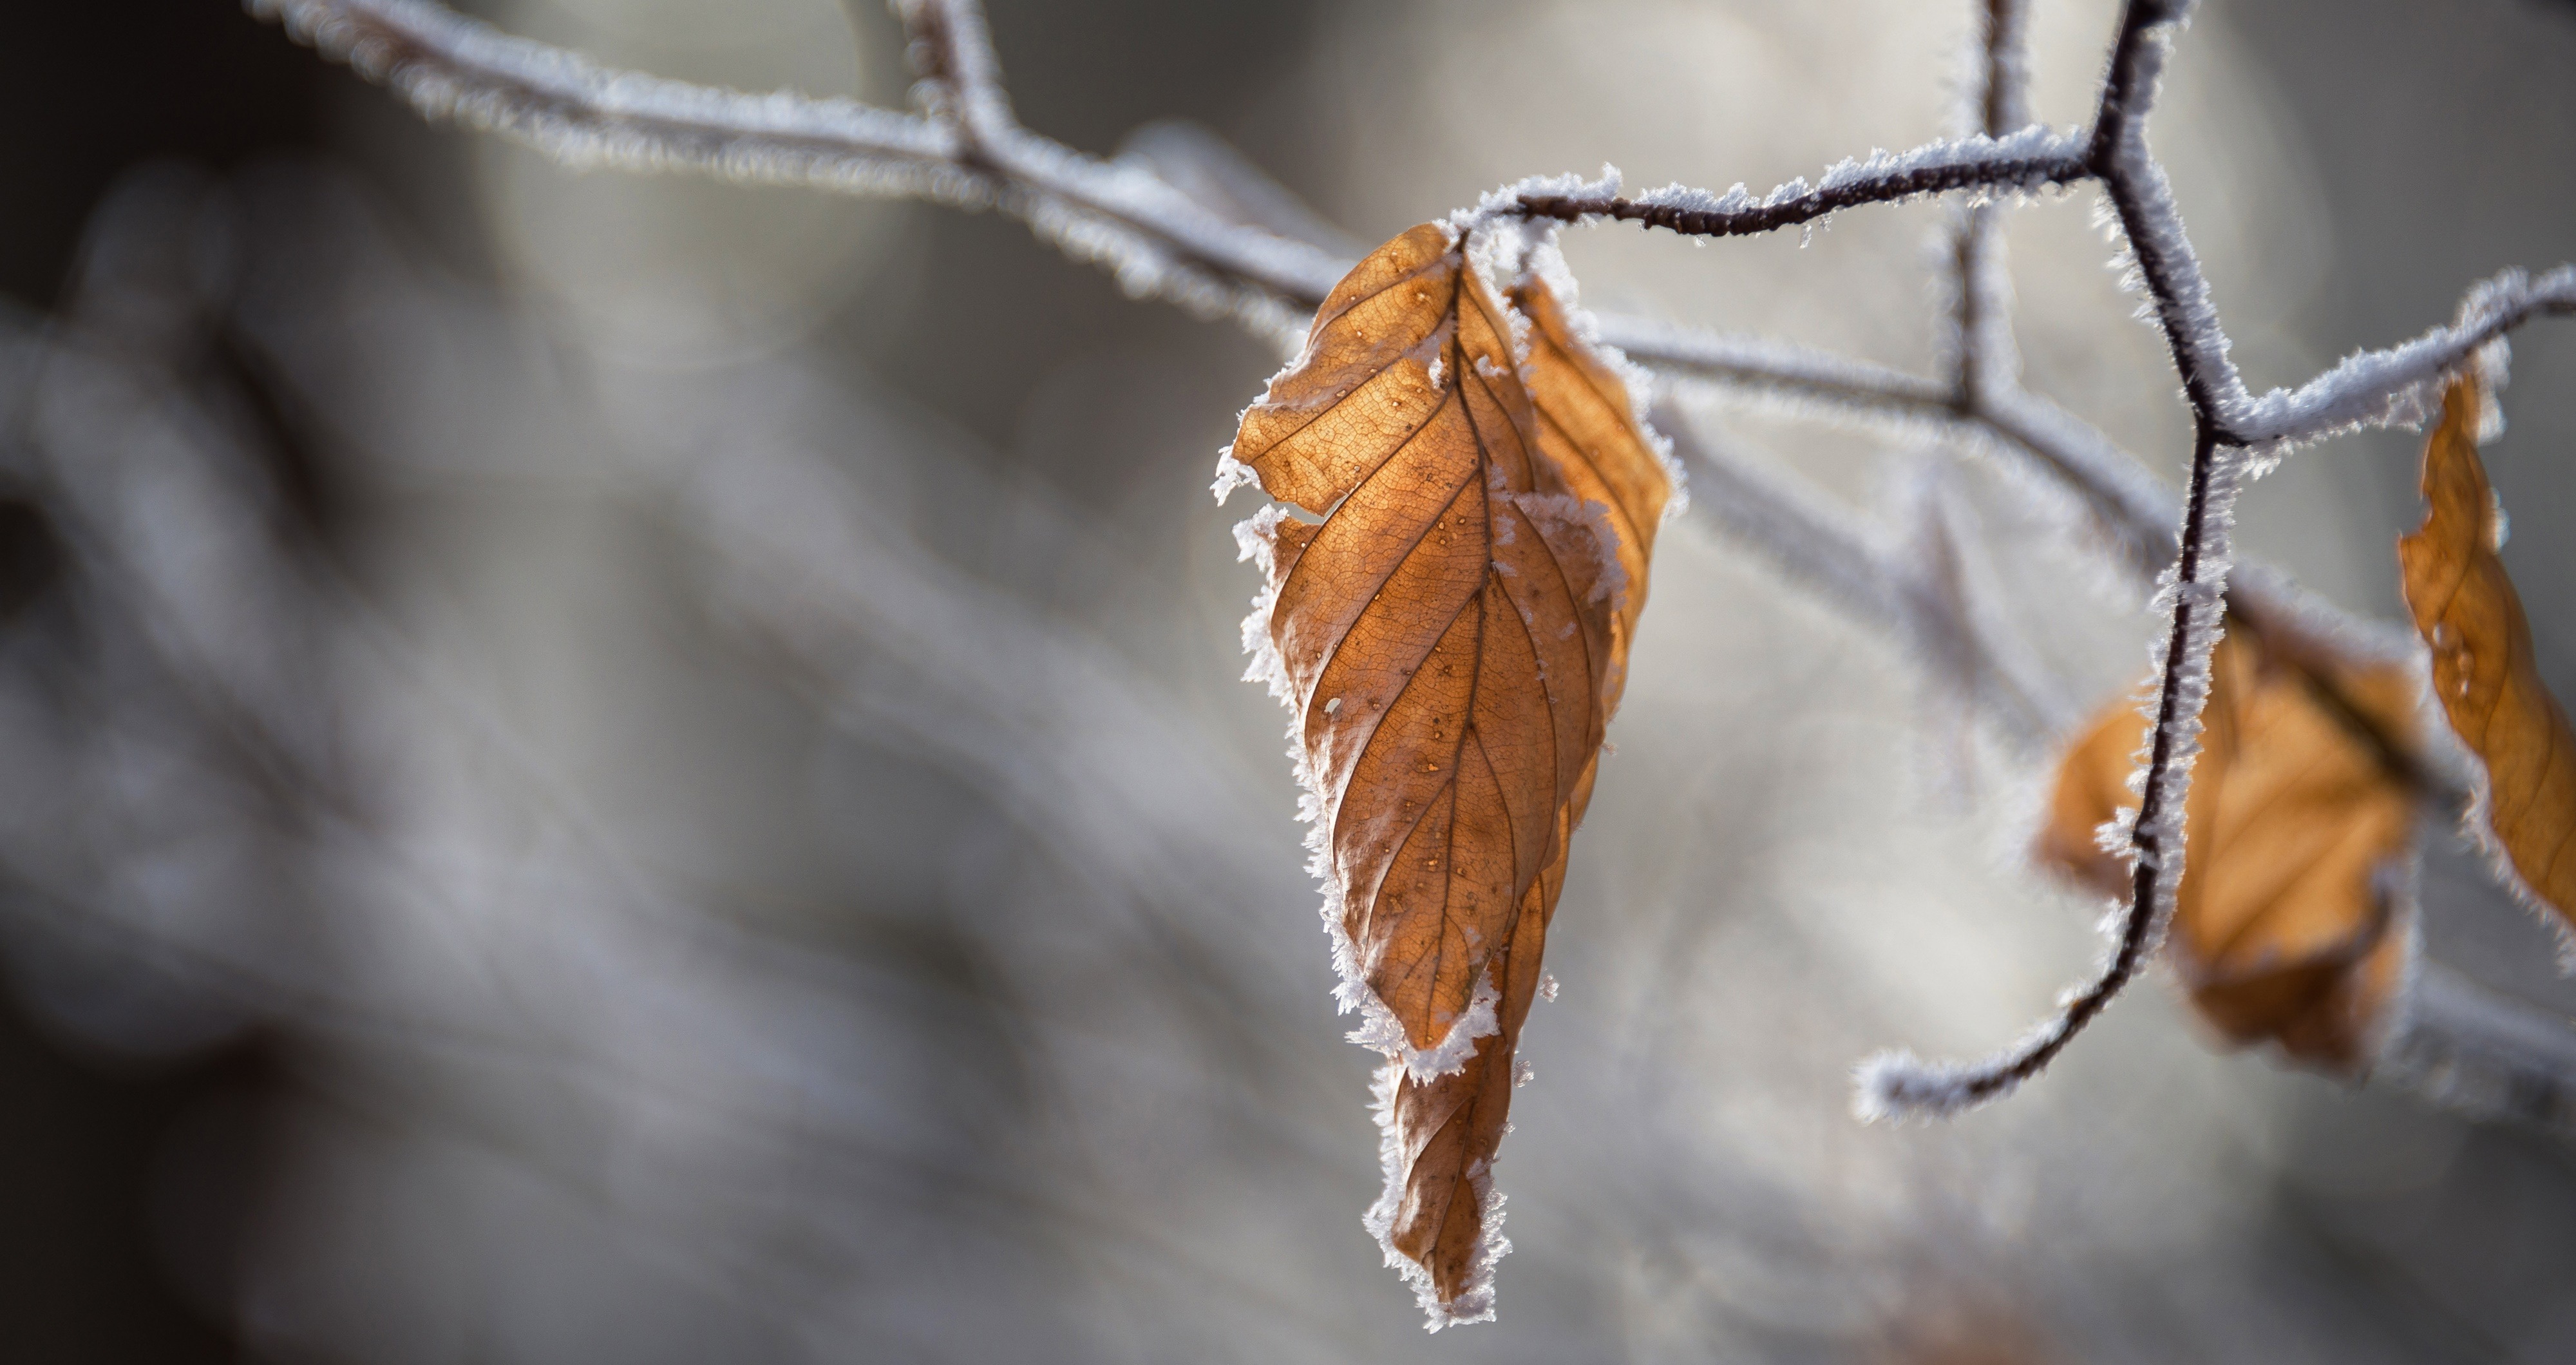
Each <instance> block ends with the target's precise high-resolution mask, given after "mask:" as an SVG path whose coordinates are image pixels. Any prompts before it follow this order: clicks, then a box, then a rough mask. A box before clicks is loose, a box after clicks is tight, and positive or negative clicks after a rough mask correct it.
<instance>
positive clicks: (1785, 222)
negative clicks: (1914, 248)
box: [1517, 125, 2093, 237]
mask: <svg viewBox="0 0 2576 1365" xmlns="http://www.w3.org/2000/svg"><path fill="white" fill-rule="evenodd" d="M2084 146H2085V141H2084V138H2083V137H2082V136H2081V135H2078V134H2073V133H2065V132H2059V131H2056V130H2053V129H2049V128H2044V127H2040V126H2037V125H2033V126H2032V127H2029V128H2025V129H2023V130H2021V131H2020V132H2017V133H2013V134H2011V135H2009V136H2005V137H1988V136H1986V135H1984V134H1978V135H1976V136H1973V137H1964V138H1957V139H1950V140H1944V141H1940V142H1933V143H1927V144H1925V145H1924V146H1921V147H1917V148H1915V149H1914V150H1912V151H1910V152H1904V153H1900V154H1895V155H1891V154H1889V153H1886V152H1875V153H1872V154H1871V155H1870V157H1869V158H1868V159H1867V160H1847V161H1844V162H1842V163H1841V164H1839V165H1837V166H1835V167H1833V168H1832V169H1831V170H1828V171H1826V172H1825V175H1824V179H1823V180H1821V181H1819V182H1818V183H1817V184H1815V185H1814V186H1813V187H1810V186H1809V185H1808V184H1807V182H1806V181H1805V180H1804V179H1798V180H1792V181H1790V182H1789V183H1787V184H1785V185H1782V186H1779V187H1778V188H1776V189H1774V190H1772V191H1771V192H1770V193H1769V194H1767V195H1764V196H1762V197H1761V198H1759V199H1757V198H1755V197H1754V196H1753V194H1752V193H1751V192H1750V191H1748V190H1746V189H1745V188H1744V186H1742V185H1737V186H1735V187H1734V188H1732V189H1730V190H1728V191H1727V192H1726V193H1724V194H1710V193H1709V192H1708V191H1706V190H1700V189H1693V188H1691V187H1690V186H1687V185H1667V186H1665V187H1664V188H1662V189H1659V190H1651V191H1648V192H1647V193H1645V194H1642V195H1639V196H1638V197H1636V198H1634V199H1630V198H1627V197H1626V196H1624V195H1602V196H1597V197H1596V196H1589V195H1569V194H1524V195H1521V196H1520V197H1519V199H1518V201H1517V207H1518V211H1519V212H1520V213H1522V214H1524V215H1526V216H1528V217H1532V218H1553V219H1556V220H1557V221H1559V222H1565V223H1575V222H1582V221H1584V220H1586V219H1593V218H1607V219H1612V220H1615V221H1618V222H1623V223H1642V224H1644V225H1645V226H1647V227H1657V228H1663V229H1665V230H1666V231H1669V232H1677V233H1680V234H1682V235H1684V236H1687V237H1752V236H1759V235H1760V234H1762V233H1766V232H1777V231H1779V230H1780V229H1782V228H1788V227H1797V226H1800V225H1802V224H1806V223H1812V222H1814V221H1816V220H1817V219H1819V218H1822V217H1825V216H1826V215H1828V214H1832V213H1838V212H1840V211H1842V210H1844V209H1848V208H1858V207H1860V206H1862V205H1864V204H1893V203H1900V202H1902V201H1904V200H1908V199H1919V198H1922V197H1923V196H1925V195H1932V194H1947V193H1950V192H1952V191H1954V190H1986V191H1989V192H2019V193H2029V192H2031V191H2034V190H2038V189H2041V188H2044V187H2046V186H2049V185H2070V184H2074V183H2076V182H2078V181H2082V180H2087V179H2090V178H2092V174H2093V172H2092V170H2091V168H2090V166H2089V165H2088V164H2087V163H2086V161H2085V158H2084V154H2083V153H2084Z"/></svg>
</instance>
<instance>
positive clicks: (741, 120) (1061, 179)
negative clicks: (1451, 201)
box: [249, 0, 1347, 335]
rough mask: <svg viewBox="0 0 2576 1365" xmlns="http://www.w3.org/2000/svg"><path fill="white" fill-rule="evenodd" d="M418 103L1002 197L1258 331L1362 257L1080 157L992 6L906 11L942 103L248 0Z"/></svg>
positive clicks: (1088, 252) (490, 119)
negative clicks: (1056, 128)
mask: <svg viewBox="0 0 2576 1365" xmlns="http://www.w3.org/2000/svg"><path fill="white" fill-rule="evenodd" d="M249 3H250V6H251V8H252V10H253V12H254V13H258V14H261V15H263V16H267V17H272V18H276V19H278V20H280V21H282V22H283V23H285V24H286V26H287V28H288V30H289V31H290V32H292V33H294V34H295V35H296V36H297V37H299V38H301V39H303V40H304V41H306V42H309V43H311V44H312V45H313V46H314V48H315V49H316V50H317V51H319V52H321V53H322V54H323V55H325V56H327V57H331V58H333V59H335V60H339V61H343V62H346V63H348V64H349V65H350V67H352V68H353V69H355V70H356V71H358V72H359V73H360V74H361V75H364V76H366V77H368V78H369V79H371V80H376V81H380V82H382V83H384V84H386V85H388V86H390V87H392V88H393V89H394V90H395V91H396V92H397V93H399V94H401V95H402V96H403V97H404V98H405V99H406V100H408V101H410V103H411V104H412V106H413V107H414V108H415V109H418V110H419V111H420V112H421V113H422V114H424V115H426V116H428V117H431V118H436V119H453V120H455V121H457V122H459V123H463V124H465V125H467V126H468V127H473V128H480V129H483V130H485V131H489V132H496V133H500V134H503V135H505V136H508V137H512V138H515V139H517V140H519V141H521V142H524V143H526V144H528V145H529V146H531V147H533V148H535V149H536V150H538V151H540V152H543V153H544V154H546V155H547V156H549V157H552V158H554V159H555V160H558V161H562V162H565V163H567V164H572V165H592V166H620V167H625V168H627V169H632V170H651V171H659V170H696V171H704V172H709V173H713V174H716V175H721V176H724V177H726V178H728V179H732V180H738V181H753V182H760V183H768V184H789V185H804V186H810V187H813V188H818V189H829V190H838V191H841V192H844V193H852V194H866V195H891V196H901V197H911V198H922V199H929V200H933V201H936V202H940V203H947V204H952V205H955V206H958V207H964V208H982V207H988V206H989V207H994V208H999V209H1001V210H1003V211H1005V212H1008V213H1011V214H1013V215H1015V216H1017V217H1020V218H1022V219H1024V220H1026V221H1027V222H1028V223H1029V225H1030V226H1031V227H1032V228H1033V229H1035V230H1036V231H1037V232H1038V233H1039V234H1040V235H1041V236H1044V237H1046V238H1047V239H1048V240H1050V241H1052V242H1053V243H1055V244H1056V245H1057V246H1058V247H1060V248H1062V249H1063V250H1064V251H1065V252H1066V253H1067V254H1069V255H1072V256H1074V257H1075V258H1077V259H1080V260H1085V261H1091V262H1094V263H1097V264H1100V265H1103V266H1105V267H1107V268H1109V269H1110V270H1111V271H1112V272H1113V273H1114V274H1116V275H1117V276H1118V279H1119V283H1120V284H1121V285H1122V286H1124V287H1125V288H1126V289H1127V290H1128V292H1130V293H1132V294H1135V295H1138V296H1153V297H1159V298H1166V299H1170V300H1172V301H1174V302H1177V303H1180V304H1182V305H1184V306H1186V307H1189V308H1192V309H1193V310H1195V311H1198V312H1201V313H1205V314H1212V315H1213V314H1232V315H1234V316H1237V317H1240V318H1242V319H1243V320H1244V321H1245V322H1246V323H1247V324H1248V325H1251V326H1252V327H1254V329H1255V330H1257V331H1261V332H1264V333H1267V334H1271V335H1278V334H1280V333H1282V332H1283V331H1285V330H1292V329H1293V327H1294V324H1295V322H1296V319H1295V317H1294V316H1293V315H1294V313H1295V312H1296V311H1298V310H1300V309H1303V308H1311V307H1312V306H1313V305H1314V304H1315V303H1316V302H1317V301H1319V300H1321V299H1322V298H1323V296H1324V293H1325V291H1326V290H1328V289H1330V288H1331V287H1332V283H1333V281H1334V280H1336V279H1339V278H1340V277H1341V274H1342V271H1343V270H1344V269H1345V268H1346V265H1347V263H1346V262H1342V261H1339V260H1336V259H1335V258H1334V257H1333V256H1331V255H1330V254H1328V253H1326V252H1323V251H1320V250H1318V249H1316V248H1315V247H1313V246H1311V245H1308V244H1307V243H1304V242H1299V241H1292V240H1288V239H1284V238H1281V237H1278V236H1275V235H1273V234H1271V233H1268V232H1264V231H1261V230H1260V229H1258V228H1251V227H1246V226H1244V225H1241V224H1236V223H1229V222H1227V221H1225V220H1224V219H1222V218H1220V217H1219V216H1217V215H1216V214H1214V213H1211V212H1209V211H1208V210H1207V209H1206V208H1204V207H1202V206H1201V205H1199V204H1197V203H1195V202H1194V201H1192V200H1191V199H1190V198H1189V197H1188V196H1187V195H1184V194H1182V193H1181V192H1180V191H1178V190H1176V189H1174V188H1172V187H1171V186H1170V185H1168V184H1166V183H1164V182H1163V181H1162V180H1161V179H1160V178H1158V177H1156V176H1155V175H1154V174H1153V173H1152V172H1151V171H1149V170H1147V169H1145V168H1144V167H1142V166H1140V165H1134V164H1126V163H1120V162H1112V161H1102V160H1099V159H1097V158H1094V157H1088V156H1084V155H1083V154H1081V153H1079V152H1076V151H1074V150H1073V149H1071V148H1069V147H1066V146H1064V145H1063V144H1061V143H1058V142H1054V141H1052V140H1050V139H1047V138H1043V137H1039V136H1037V135H1035V134H1033V133H1030V132H1028V131H1026V130H1024V129H1022V128H1020V127H1019V126H1018V125H1017V124H1016V123H1014V122H1012V121H1011V118H1010V106H1009V104H1008V102H1007V101H1006V100H1005V99H1003V97H1002V95H1001V92H1000V86H999V83H998V74H999V73H998V71H997V70H996V69H995V67H994V64H993V63H992V61H991V50H990V47H989V45H987V44H985V43H984V42H983V41H982V34H983V19H982V15H981V12H980V11H979V10H978V9H977V8H976V7H975V6H973V5H972V4H970V3H966V0H922V2H921V3H919V4H908V5H906V6H904V7H903V8H904V12H905V13H906V15H907V16H908V17H913V18H916V19H917V20H919V22H917V23H916V25H915V34H916V43H915V47H916V50H917V51H919V52H922V53H923V54H924V55H925V56H934V57H936V58H937V60H938V61H939V62H940V63H941V64H940V65H938V66H936V67H933V68H928V69H926V74H925V80H924V85H925V87H927V88H928V89H929V90H931V91H936V92H939V93H940V97H939V98H934V99H932V100H931V101H930V104H931V109H932V113H931V114H930V115H929V116H927V117H925V116H923V115H916V114H906V113H899V112H896V111H893V110H888V109H880V108H875V107H872V106H869V105H866V104H861V103H859V102H857V101H854V100H847V99H820V98H814V97H810V96H805V95H799V94H795V93H792V92H786V91H781V92H778V93H776V94H770V95H747V94H742V93H739V92H736V91H731V90H722V89H717V88H714V87H710V86H703V85H693V84H689V83H687V82H682V81H672V80H663V79H661V78H658V77H653V76H646V75H641V74H638V73H635V72H629V71H618V70H615V69H612V68H607V67H602V66H599V65H597V64H595V63H592V62H591V61H589V60H588V59H586V58H583V57H581V56H578V55H576V54H573V53H570V52H566V51H564V50H562V49H560V48H554V47H549V46H546V45H545V44H542V43H534V42H530V41H527V40H525V39H521V38H514V37H511V36H509V35H507V34H504V33H502V32H500V31H498V30H496V29H494V28H492V27H491V26H490V25H487V24H484V23H481V22H478V21H476V20H473V19H468V18H465V17H464V16H462V15H459V14H457V13H456V12H454V11H453V10H450V9H448V8H447V7H445V6H443V5H439V4H435V3H431V2H430V0H249Z"/></svg>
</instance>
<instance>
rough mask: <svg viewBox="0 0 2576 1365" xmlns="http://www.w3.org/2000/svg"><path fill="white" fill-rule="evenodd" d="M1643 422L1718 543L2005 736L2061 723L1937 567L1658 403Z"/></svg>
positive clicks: (2043, 688)
mask: <svg viewBox="0 0 2576 1365" xmlns="http://www.w3.org/2000/svg"><path fill="white" fill-rule="evenodd" d="M1654 423H1655V428H1656V430H1658V431H1660V432H1662V433H1663V434H1664V435H1665V437H1666V438H1667V439H1668V440H1670V441H1671V442H1672V447H1673V454H1674V456H1675V457H1676V458H1678V459H1679V460H1680V461H1681V462H1682V467H1683V468H1684V469H1685V470H1687V471H1688V472H1689V474H1690V481H1691V482H1690V487H1691V501H1690V508H1691V511H1693V512H1694V513H1697V514H1699V515H1700V516H1701V517H1702V518H1703V519H1705V520H1706V521H1708V522H1709V523H1710V524H1711V525H1712V526H1714V527H1716V529H1717V530H1718V531H1719V532H1721V533H1722V534H1724V535H1725V536H1726V537H1727V538H1728V539H1729V540H1730V541H1733V542H1735V543H1737V544H1741V545H1744V546H1747V547H1749V548H1751V549H1752V550H1753V551H1754V552H1755V553H1757V554H1759V555H1760V556H1761V557H1762V558H1763V559H1764V560H1766V561H1768V562H1769V563H1770V565H1771V566H1772V567H1773V568H1775V569H1777V570H1779V571H1780V572H1781V573H1782V574H1783V575H1785V576H1786V577H1787V578H1788V579H1789V580H1790V581H1791V582H1792V583H1795V584H1797V585H1798V586H1800V587H1803V588H1805V589H1807V590H1808V591H1811V592H1814V593H1816V594H1818V595H1819V596H1821V597H1822V598H1823V599H1824V600H1825V601H1827V602H1828V603H1830V604H1832V605H1833V606H1835V607H1837V608H1839V609H1840V610H1841V611H1842V612H1844V613H1845V614H1846V615H1848V616H1850V617H1852V618H1853V619H1854V620H1856V621H1857V622H1858V623H1860V624H1862V625H1865V626H1868V627H1870V628H1871V629H1872V630H1874V631H1876V632H1879V633H1881V634H1883V635H1885V636H1886V637H1888V638H1890V639H1895V640H1903V641H1910V642H1913V643H1914V644H1915V645H1916V646H1918V647H1919V648H1920V649H1921V651H1922V652H1923V653H1924V654H1925V655H1926V656H1927V657H1929V658H1937V659H1939V660H1941V661H1942V663H1943V664H1944V665H1945V668H1946V671H1948V672H1951V673H1953V674H1955V675H1957V676H1958V677H1959V678H1960V679H1961V681H1962V682H1963V683H1964V685H1965V690H1966V691H1967V692H1968V693H1969V694H1970V698H1971V700H1972V701H1976V702H1980V703H1982V704H1983V705H1984V706H1985V707H1986V709H1987V710H1989V711H1990V712H1991V713H1992V714H1993V718H1994V720H1995V721H1996V722H1997V724H1998V726H1999V727H2000V728H2001V730H2002V731H2003V732H2004V734H2006V735H2007V736H2008V737H2010V738H2012V739H2014V740H2016V741H2018V742H2023V743H2042V742H2045V741H2046V740H2047V739H2048V738H2049V737H2050V736H2052V735H2054V734H2056V733H2057V731H2058V730H2059V729H2060V728H2061V727H2062V725H2063V723H2064V721H2065V719H2066V716H2065V715H2064V714H2062V713H2063V710H2064V708H2063V707H2062V706H2061V705H2059V704H2058V702H2057V695H2058V693H2059V691H2060V689H2059V688H2057V687H2056V686H2055V685H2054V684H2053V683H2051V682H2050V681H2049V680H2047V679H2045V678H2044V677H2042V676H2041V674H2040V672H2039V670H2038V669H2037V668H2036V667H2035V666H2034V665H2033V664H2032V663H2031V662H2030V661H2029V659H2028V658H2027V655H2026V652H2023V651H2019V650H2017V649H2015V648H2013V647H2012V643H2011V642H2009V641H2006V640H2002V639H1999V638H1998V636H1997V633H1996V631H1995V630H1994V629H1993V628H1992V623H1991V622H1990V621H1988V620H1986V619H1985V618H1984V615H1983V614H1982V613H1980V612H1978V611H1976V610H1975V609H1974V605H1973V604H1971V603H1967V602H1964V601H1962V600H1960V599H1961V594H1960V592H1959V591H1958V585H1957V584H1956V583H1954V582H1953V583H1945V582H1942V581H1940V580H1941V579H1942V578H1944V577H1955V574H1951V575H1945V574H1943V573H1942V572H1941V570H1942V569H1943V568H1944V567H1947V566H1943V565H1940V564H1926V563H1920V562H1918V559H1917V557H1911V556H1906V555H1901V554H1899V553H1897V552H1896V551H1895V550H1894V549H1893V548H1891V547H1890V546H1888V545H1887V544H1886V543H1885V541H1886V539H1887V538H1886V537H1885V536H1884V535H1881V534H1877V533H1876V532H1875V529H1874V528H1872V527H1869V526H1866V525H1864V524H1862V523H1861V522H1860V521H1859V520H1858V519H1857V518H1855V517H1853V516H1852V515H1851V514H1850V513H1848V512H1846V511H1844V510H1843V509H1842V508H1840V507H1838V506H1836V505H1835V504H1834V503H1833V502H1832V501H1831V500H1830V499H1827V498H1825V497H1822V496H1820V495H1818V494H1816V493H1814V492H1812V491H1810V490H1809V489H1807V488H1804V487H1801V486H1800V485H1799V484H1798V483H1797V482H1796V481H1795V480H1793V479H1790V478H1786V477H1783V476H1781V475H1779V474H1776V473H1773V472H1772V471H1770V470H1767V469H1764V468H1762V467H1761V466H1760V465H1759V464H1757V463H1755V462H1754V461H1751V460H1748V459H1745V458H1743V457H1741V456H1739V455H1737V454H1735V453H1734V452H1733V451H1730V450H1728V449H1726V448H1725V446H1724V445H1722V444H1720V443H1718V442H1715V441H1712V440H1710V439H1708V438H1707V436H1706V434H1705V433H1703V432H1702V431H1701V430H1700V424H1699V423H1697V422H1696V421H1694V420H1693V419H1692V418H1691V416H1690V414H1689V413H1687V412H1686V411H1684V410H1683V409H1682V408H1681V406H1680V405H1679V404H1677V403H1675V402H1673V401H1672V400H1671V399H1670V398H1669V397H1667V398H1665V399H1664V400H1663V401H1660V402H1658V403H1656V404H1655V407H1654Z"/></svg>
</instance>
